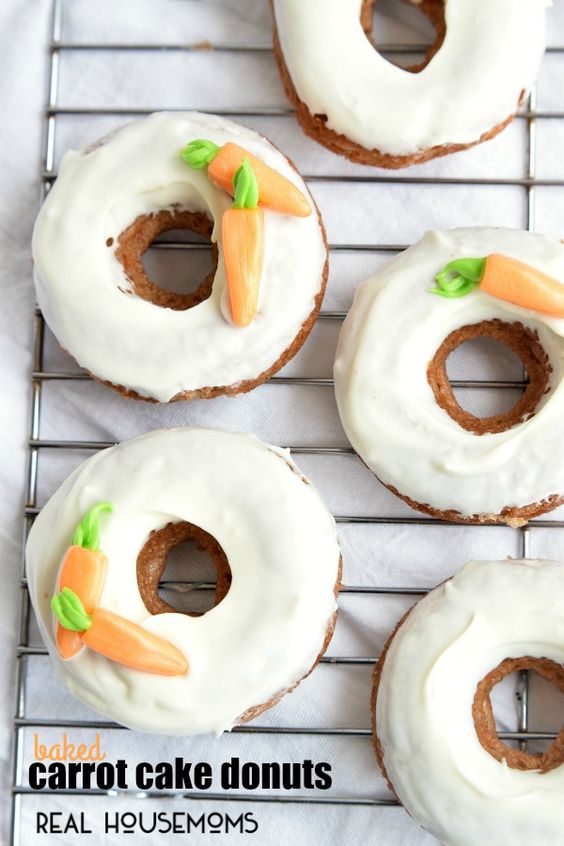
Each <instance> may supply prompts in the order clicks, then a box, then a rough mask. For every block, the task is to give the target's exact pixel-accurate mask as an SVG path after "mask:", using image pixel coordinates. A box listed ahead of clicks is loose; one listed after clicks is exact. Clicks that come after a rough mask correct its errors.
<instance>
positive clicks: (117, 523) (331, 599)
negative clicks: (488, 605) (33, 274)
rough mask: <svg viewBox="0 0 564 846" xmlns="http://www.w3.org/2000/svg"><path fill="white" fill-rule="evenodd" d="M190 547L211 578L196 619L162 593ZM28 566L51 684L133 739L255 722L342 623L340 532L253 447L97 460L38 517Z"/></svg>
mask: <svg viewBox="0 0 564 846" xmlns="http://www.w3.org/2000/svg"><path fill="white" fill-rule="evenodd" d="M189 540H192V541H195V542H196V543H197V544H198V545H199V546H200V547H201V548H202V549H204V550H206V551H207V552H208V554H209V555H210V557H211V559H212V560H213V562H214V564H215V567H216V570H217V587H216V596H215V601H216V604H215V606H214V607H213V608H212V609H211V610H210V611H208V612H207V613H205V614H203V615H189V614H185V613H179V612H176V611H175V609H174V608H173V607H171V606H170V605H168V604H167V603H166V602H165V601H164V599H163V598H162V597H160V596H159V595H158V593H157V590H158V586H159V581H160V578H161V576H162V574H163V572H164V569H165V567H166V560H167V555H168V553H169V551H170V550H171V549H172V548H173V547H174V546H176V545H178V544H180V543H183V542H186V541H189ZM26 557H27V577H28V582H29V589H30V593H31V598H32V602H33V605H34V608H35V611H36V614H37V619H38V622H39V628H40V631H41V634H42V637H43V639H44V641H45V643H46V645H47V647H48V650H49V652H50V654H51V658H52V659H53V662H54V665H55V667H56V670H57V672H58V674H59V676H60V677H61V678H62V680H63V681H64V682H65V683H66V685H67V687H68V688H69V689H70V691H71V692H72V693H73V694H75V696H77V697H78V698H79V699H81V700H82V701H83V702H85V703H86V704H87V705H89V706H91V707H92V708H94V709H95V710H97V711H99V712H100V713H102V714H104V715H106V716H107V717H109V718H111V719H114V720H116V721H117V722H119V723H121V724H123V725H125V726H129V727H131V728H136V729H139V730H142V731H149V732H155V733H160V734H171V735H190V734H200V733H204V732H215V733H218V734H219V733H221V732H222V731H224V730H227V729H230V728H231V727H232V726H234V725H236V724H239V723H242V722H245V721H247V720H250V719H253V718H254V717H256V716H258V715H259V714H260V713H262V712H263V711H265V710H266V709H267V708H270V707H271V706H272V705H274V704H276V702H278V700H279V699H280V698H281V697H282V696H283V695H284V694H285V693H288V692H289V691H290V690H292V689H293V688H294V687H295V686H296V685H297V684H298V683H299V682H300V680H301V679H303V678H304V677H305V676H306V675H307V674H308V673H309V672H310V671H311V670H312V669H313V667H314V666H315V665H316V663H317V662H318V660H319V658H320V657H321V655H322V654H323V652H324V651H325V649H326V648H327V646H328V644H329V641H330V639H331V636H332V634H333V629H334V626H335V620H336V609H337V603H336V597H337V593H338V590H339V588H340V575H341V557H340V550H339V544H338V541H337V536H336V530H335V521H334V520H333V518H332V516H331V515H330V514H329V512H328V511H327V509H326V508H325V507H324V505H323V503H322V501H321V499H320V498H319V496H318V494H317V493H316V491H315V490H314V488H313V487H312V486H311V484H310V483H309V482H308V481H307V479H305V477H304V476H303V475H302V474H301V473H300V471H299V470H298V468H297V467H296V465H295V464H294V463H293V461H292V460H291V458H290V456H289V453H288V452H287V451H284V450H281V449H278V448H277V447H273V446H269V445H268V444H265V443H263V442H262V441H259V440H258V438H255V437H254V436H252V435H244V434H233V433H228V432H221V431H216V430H212V429H170V430H162V431H157V432H151V433H150V434H147V435H142V436H140V437H138V438H135V439H133V440H131V441H127V442H125V443H123V444H119V445H118V446H116V447H112V448H111V449H107V450H104V451H102V452H100V453H98V454H97V455H95V456H94V457H93V458H91V459H89V460H88V461H86V462H85V463H84V464H82V465H81V466H80V467H78V469H77V470H75V472H74V473H72V475H71V476H70V477H69V478H68V479H67V480H66V482H64V484H63V485H62V486H61V487H60V488H59V490H58V491H57V492H56V493H55V494H54V496H53V497H52V498H51V499H50V500H49V502H48V503H47V505H46V506H45V507H44V508H43V509H42V511H41V513H40V514H39V516H38V518H37V520H36V521H35V523H34V525H33V527H32V530H31V532H30V535H29V540H28V544H27V550H26ZM186 576H187V580H188V581H189V578H190V576H189V573H187V574H186Z"/></svg>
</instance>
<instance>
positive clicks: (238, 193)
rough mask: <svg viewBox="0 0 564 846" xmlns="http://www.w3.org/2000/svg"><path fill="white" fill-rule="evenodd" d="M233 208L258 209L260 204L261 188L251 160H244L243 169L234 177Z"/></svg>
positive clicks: (237, 171) (238, 170)
mask: <svg viewBox="0 0 564 846" xmlns="http://www.w3.org/2000/svg"><path fill="white" fill-rule="evenodd" d="M233 200H234V202H233V208H234V209H256V207H257V206H258V202H259V187H258V182H257V178H256V176H255V172H254V170H253V169H252V167H251V165H250V163H249V160H248V159H247V158H245V159H243V163H242V165H241V167H239V168H238V169H237V170H236V171H235V176H234V177H233Z"/></svg>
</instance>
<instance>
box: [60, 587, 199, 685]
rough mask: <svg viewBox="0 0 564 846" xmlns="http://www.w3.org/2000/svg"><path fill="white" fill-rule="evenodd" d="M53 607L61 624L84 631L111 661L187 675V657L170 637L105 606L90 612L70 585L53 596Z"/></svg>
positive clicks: (87, 642)
mask: <svg viewBox="0 0 564 846" xmlns="http://www.w3.org/2000/svg"><path fill="white" fill-rule="evenodd" d="M51 608H52V609H53V613H54V614H55V615H56V617H57V619H58V620H59V622H60V624H61V626H64V628H65V629H68V630H69V631H74V632H80V633H82V638H83V641H84V644H85V646H88V647H89V648H90V649H92V650H93V651H94V652H99V653H100V655H104V656H105V657H106V658H109V659H110V660H111V661H117V663H118V664H123V665H124V666H125V667H131V668H132V669H133V670H141V671H142V672H145V673H156V674H157V675H161V676H183V675H185V673H187V672H188V662H187V661H186V658H185V657H184V655H183V654H182V652H180V651H179V650H178V649H177V648H176V647H175V646H173V645H172V643H169V641H168V640H164V639H163V638H162V637H159V636H158V635H155V634H153V633H152V632H149V631H147V629H144V628H143V627H142V626H138V625H137V623H132V622H131V621H130V620H126V619H125V617H120V616H119V614H114V613H113V612H112V611H106V610H105V609H104V608H95V609H94V611H93V612H92V614H87V613H86V609H85V607H84V605H83V604H82V602H81V601H80V599H79V597H78V596H77V595H76V593H75V592H74V591H73V590H71V589H70V588H63V590H62V591H61V592H60V593H57V594H56V595H55V596H54V597H53V599H52V600H51Z"/></svg>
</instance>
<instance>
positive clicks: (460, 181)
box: [10, 0, 564, 846]
mask: <svg viewBox="0 0 564 846" xmlns="http://www.w3.org/2000/svg"><path fill="white" fill-rule="evenodd" d="M65 2H66V0H52V2H51V5H52V12H51V24H50V34H49V41H48V50H49V64H48V90H47V102H46V105H45V111H44V122H45V131H44V143H43V153H42V167H41V174H40V175H41V198H40V199H41V201H42V200H43V199H44V197H45V196H46V193H47V192H48V190H49V188H50V186H51V184H52V183H53V181H54V180H55V178H56V172H55V134H56V127H57V122H58V119H59V117H61V116H68V115H73V116H78V117H80V116H86V115H96V116H114V117H120V116H131V117H134V116H141V115H146V114H149V113H151V112H153V111H158V104H154V105H153V106H151V107H139V106H131V107H126V108H124V107H115V108H114V107H112V108H103V107H89V106H81V105H78V106H66V107H65V106H61V105H59V66H60V58H61V55H62V54H63V53H64V52H65V51H68V52H70V51H98V52H106V53H108V55H111V54H113V53H120V52H144V53H147V54H151V53H154V52H155V51H161V52H162V51H166V52H178V53H190V52H194V51H201V50H202V49H206V50H208V49H213V51H215V52H218V53H228V54H229V53H272V47H271V46H270V45H267V44H264V45H249V46H244V45H239V44H236V43H221V44H215V43H214V44H213V45H210V44H207V43H205V44H200V43H195V44H181V43H166V44H160V43H152V42H147V43H141V42H138V43H126V42H124V43H103V42H74V41H69V40H64V39H63V37H62V33H63V13H64V6H65ZM426 47H427V45H422V44H421V45H419V44H387V45H384V46H382V47H380V50H381V52H382V53H383V54H384V55H390V56H393V55H394V54H415V53H422V52H424V51H425V49H426ZM547 52H548V53H556V54H564V45H562V46H553V47H549V48H548V49H547ZM214 112H215V113H216V114H220V115H223V116H227V117H235V118H243V119H244V118H245V117H259V118H261V117H264V118H266V117H269V118H270V117H277V116H282V117H285V116H289V115H292V114H293V110H292V109H291V108H278V107H264V108H232V109H214ZM517 119H518V120H519V121H525V122H526V125H527V132H526V144H527V152H526V172H525V173H524V175H523V176H522V177H519V178H491V179H490V178H488V179H486V178H455V177H428V176H419V175H417V173H414V174H411V173H409V175H405V174H401V173H400V174H396V173H394V174H393V175H387V174H385V175H372V174H367V175H366V176H364V175H358V176H357V175H352V176H350V175H349V176H335V175H331V174H323V175H310V176H307V175H306V176H305V177H304V178H305V180H306V182H308V183H314V182H351V183H352V182H362V183H379V184H387V183H393V184H410V185H411V184H413V185H433V186H435V185H461V186H465V185H468V186H486V185H487V186H516V187H519V188H522V189H523V190H524V191H525V192H526V203H527V205H526V209H527V227H528V229H529V230H531V231H532V230H534V227H535V191H536V188H538V187H564V179H540V178H538V177H537V175H536V163H537V162H536V160H537V154H536V130H537V122H538V121H539V120H564V111H559V110H551V111H547V110H545V111H541V110H538V109H537V108H536V96H535V92H534V91H533V92H532V93H531V94H530V96H529V99H528V101H527V103H526V105H525V107H524V109H523V110H522V111H521V112H520V113H519V114H518V115H517ZM406 246H407V245H406V244H382V243H366V244H330V245H329V250H330V253H337V252H380V253H391V254H393V253H397V252H399V251H401V250H403V249H405V248H406ZM152 247H153V248H155V249H161V250H167V249H177V250H200V249H205V248H206V245H200V244H197V243H185V242H179V241H168V242H156V243H154V244H153V245H152ZM345 314H346V313H345V312H343V311H327V310H322V311H321V313H320V315H319V319H320V320H322V321H342V320H343V319H344V317H345ZM44 351H45V323H44V319H43V316H42V314H41V312H40V311H39V310H38V309H37V310H36V312H35V316H34V349H33V371H32V374H31V416H30V426H29V440H28V447H29V451H28V465H27V478H26V506H25V513H24V520H23V541H24V544H25V540H26V538H27V534H28V532H29V529H30V527H31V525H32V523H33V520H34V518H35V516H36V515H37V513H38V511H39V508H38V507H37V488H38V469H39V463H40V456H41V455H42V453H43V452H44V451H45V450H59V451H67V450H85V451H97V450H100V449H103V448H105V447H108V446H113V442H103V441H88V440H64V439H45V438H42V437H41V428H40V424H41V403H42V388H43V385H44V383H45V382H49V381H65V380H68V381H77V382H82V381H86V380H90V378H91V377H90V376H89V375H88V374H86V373H85V372H81V371H78V372H65V371H57V370H46V369H45V368H44V364H43V362H44ZM270 383H272V384H278V385H292V386H296V387H298V386H300V385H310V386H312V385H314V386H319V387H326V388H331V387H332V385H333V380H332V379H331V378H317V377H299V376H275V377H273V378H272V379H271V380H270ZM451 384H452V386H453V387H454V388H469V389H473V388H477V389H479V388H491V389H504V388H515V389H518V388H521V389H522V388H523V387H524V386H525V385H526V374H523V378H522V379H521V380H474V379H465V380H452V381H451ZM291 452H292V453H293V454H295V455H299V454H302V455H304V454H305V455H307V454H309V455H325V456H334V455H350V456H352V457H353V460H358V459H357V458H356V457H355V453H354V450H353V449H352V448H347V447H322V446H319V447H308V446H303V447H302V446H294V447H292V448H291ZM335 519H336V522H337V523H341V524H343V523H348V524H355V523H356V524H363V523H364V524H382V525H393V524H399V525H406V526H413V527H415V526H430V525H452V523H446V522H445V521H442V520H439V519H435V518H428V517H423V516H417V515H416V514H411V515H406V516H401V517H386V516H379V515H373V516H355V515H346V516H345V515H335ZM461 525H462V524H461ZM482 525H490V524H482ZM491 525H496V524H491ZM536 527H542V528H543V529H564V520H561V519H542V520H532V521H531V522H530V523H529V524H528V525H526V526H524V527H521V528H520V529H515V530H513V531H516V532H518V533H519V534H520V549H521V554H522V556H523V557H528V556H529V550H530V536H531V532H532V531H533V530H534V529H535V528H536ZM467 528H468V529H469V530H471V529H472V527H471V526H468V527H467ZM166 584H167V587H169V588H173V589H174V588H175V587H177V588H182V586H184V585H188V584H194V583H191V582H187V581H186V582H170V581H169V582H167V583H166ZM214 587H215V585H213V584H211V583H201V582H199V583H198V588H200V589H204V590H213V589H214ZM429 587H431V586H429ZM342 592H343V593H349V594H372V595H384V596H398V595H400V596H410V597H411V596H412V597H418V596H422V595H424V594H425V593H426V592H427V589H426V588H421V587H409V586H393V587H388V586H386V587H383V586H378V585H371V586H364V585H362V586H360V585H358V586H356V585H345V586H344V587H343V591H342ZM20 596H21V598H20V617H19V629H18V631H19V639H18V643H19V645H18V648H17V655H16V708H15V717H14V723H13V725H14V737H13V753H12V809H11V810H12V816H11V828H10V844H11V846H19V845H20V844H21V842H22V841H21V811H22V808H21V803H22V798H23V797H24V796H26V795H28V794H35V793H36V792H35V791H33V790H32V789H30V788H29V787H27V786H25V784H24V783H23V769H24V748H23V746H24V744H23V732H24V730H25V729H26V728H40V727H47V728H64V729H72V728H89V729H100V728H103V729H106V730H111V729H120V728H122V727H121V726H119V725H118V724H116V723H112V722H108V721H104V720H69V719H65V720H56V719H47V718H41V717H38V718H30V717H28V716H26V682H25V675H26V674H25V663H26V661H27V659H28V657H30V656H46V655H47V650H46V649H45V648H43V647H38V646H34V645H31V644H30V642H29V630H30V620H31V615H32V610H31V606H30V600H29V593H28V589H27V581H26V574H25V559H24V556H23V554H22V562H21V594H20ZM375 660H376V659H375V658H374V657H355V656H342V657H339V656H335V657H333V656H331V657H329V656H325V657H324V658H322V659H321V662H322V663H324V664H329V665H339V664H348V665H368V666H371V665H373V664H374V662H375ZM518 701H519V702H520V707H519V720H518V723H519V724H518V731H515V732H500V733H499V736H500V737H501V738H502V739H504V740H509V741H516V742H518V743H519V745H520V746H521V748H524V749H526V748H527V744H528V742H530V741H533V740H535V741H537V740H538V741H550V740H553V739H554V738H555V737H556V733H555V732H533V731H530V730H529V683H528V673H527V671H522V672H521V673H520V678H519V683H518ZM233 733H241V734H253V733H255V734H281V735H311V736H315V735H324V736H348V737H362V738H370V730H369V729H368V728H366V729H364V728H347V727H342V728H317V727H308V726H299V725H295V726H281V727H273V726H254V725H245V726H240V727H237V728H235V729H234V730H233ZM55 792H56V793H57V795H76V794H80V795H81V796H87V795H98V796H99V795H111V793H112V791H104V790H98V789H90V790H78V789H77V790H70V789H69V790H63V791H61V790H57V791H50V790H43V791H42V794H43V795H45V794H47V795H48V794H49V793H55ZM152 795H155V796H160V797H162V793H158V792H155V793H154V794H153V793H152V792H151V791H146V792H144V793H143V794H142V796H152ZM174 795H175V797H178V796H179V795H180V796H181V797H183V798H186V799H199V800H203V801H210V800H211V801H214V802H226V801H234V802H236V801H244V802H255V803H256V802H261V803H262V802H273V803H293V804H296V803H297V804H318V805H342V806H370V807H374V808H375V809H377V808H378V807H383V806H397V805H398V803H397V802H396V801H395V800H394V799H392V798H390V799H385V798H362V797H358V798H354V797H353V798H349V797H333V796H331V797H321V798H320V797H317V796H304V795H301V796H281V795H275V796H272V795H268V796H267V795H257V794H252V793H246V792H240V793H238V794H229V795H226V794H222V793H208V792H205V793H199V792H196V791H193V792H192V791H191V792H187V793H183V794H174Z"/></svg>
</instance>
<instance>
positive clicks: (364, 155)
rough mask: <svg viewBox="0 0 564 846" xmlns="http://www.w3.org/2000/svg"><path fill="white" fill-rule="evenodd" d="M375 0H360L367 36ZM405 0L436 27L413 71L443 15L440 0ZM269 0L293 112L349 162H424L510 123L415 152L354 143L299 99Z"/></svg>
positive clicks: (441, 30)
mask: <svg viewBox="0 0 564 846" xmlns="http://www.w3.org/2000/svg"><path fill="white" fill-rule="evenodd" d="M376 2H377V0H363V5H362V10H361V15H360V20H361V24H362V26H363V28H364V30H365V31H366V33H367V36H368V37H370V32H371V29H372V9H373V7H374V5H375V3H376ZM407 2H410V3H414V4H416V5H417V6H418V7H419V8H420V9H421V10H422V11H423V12H424V13H425V14H426V15H427V17H428V18H429V19H430V20H431V22H432V23H433V25H434V26H435V29H436V31H437V37H436V39H435V42H434V43H433V44H432V45H431V47H430V48H429V50H428V51H427V53H426V55H425V59H424V61H423V62H422V63H421V64H419V65H414V66H412V67H410V68H408V70H410V71H413V72H417V71H420V70H422V69H423V68H424V67H425V65H427V64H428V63H429V62H430V61H431V59H432V58H433V56H434V55H435V53H436V52H437V50H438V49H439V48H440V46H441V44H442V43H443V39H444V36H445V32H446V27H445V19H444V3H443V0H421V2H416V0H407ZM270 3H271V7H272V17H273V42H274V55H275V57H276V61H277V64H278V69H279V71H280V76H281V79H282V84H283V86H284V90H285V92H286V96H287V97H288V99H289V100H290V102H291V103H292V105H293V106H294V108H295V110H296V116H297V118H298V121H299V123H300V124H301V127H302V129H303V131H304V132H305V134H306V135H308V136H309V137H310V138H313V140H314V141H317V142H318V143H319V144H322V145H323V146H324V147H327V149H328V150H331V151H332V152H333V153H337V154H338V155H340V156H345V157H346V158H347V159H350V160H351V161H353V162H357V163H358V164H364V165H371V166H373V167H383V168H388V169H398V168H402V167H408V166H409V165H413V164H423V163H424V162H427V161H429V160H430V159H435V158H438V157H439V156H447V155H449V154H450V153H458V152H460V151H461V150H468V149H470V148H471V147H475V146H476V145H477V144H481V143H482V142H484V141H489V139H490V138H494V137H495V136H496V135H498V133H500V132H501V131H502V130H503V129H505V127H506V126H507V125H508V124H509V123H511V121H512V120H513V118H514V117H515V115H514V114H512V115H509V116H508V117H507V118H506V119H505V120H503V121H502V122H501V123H499V124H497V125H496V126H494V127H493V128H492V129H489V130H488V131H487V132H484V133H483V134H482V135H481V136H480V137H479V138H478V139H476V141H472V142H471V143H469V144H438V145H436V146H434V147H429V148H428V149H426V150H418V151H417V152H415V153H411V154H409V155H401V156H396V155H392V154H390V153H383V152H381V151H380V150H377V149H373V150H368V149H367V148H366V147H363V146H362V145H361V144H358V143H356V142H355V141H352V140H351V139H350V138H347V137H346V135H342V134H341V133H339V132H335V131H334V130H333V129H330V128H329V127H328V126H327V115H324V114H312V113H311V112H310V110H309V108H308V106H307V105H306V104H305V103H304V102H303V101H302V100H301V99H300V97H299V95H298V93H297V91H296V88H295V86H294V83H293V81H292V77H291V76H290V72H289V70H288V68H287V66H286V62H285V60H284V54H283V52H282V48H281V46H280V39H279V37H278V30H277V26H276V15H275V12H274V5H273V0H270ZM524 99H525V92H524V91H523V92H521V96H520V98H519V101H518V103H517V104H516V109H515V111H517V110H518V109H519V107H520V106H521V104H522V103H523V100H524Z"/></svg>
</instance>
